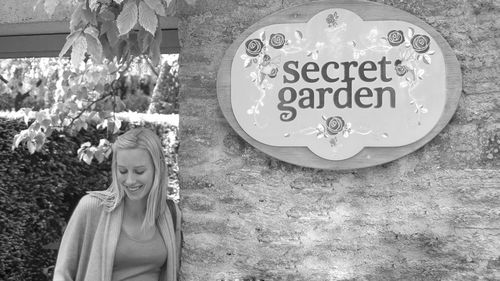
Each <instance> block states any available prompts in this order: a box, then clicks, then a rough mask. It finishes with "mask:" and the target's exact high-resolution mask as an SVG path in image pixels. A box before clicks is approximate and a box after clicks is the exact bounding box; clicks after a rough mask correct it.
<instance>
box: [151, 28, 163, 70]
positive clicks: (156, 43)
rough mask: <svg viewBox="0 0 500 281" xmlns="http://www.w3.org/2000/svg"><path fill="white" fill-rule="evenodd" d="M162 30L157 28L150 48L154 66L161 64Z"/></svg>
mask: <svg viewBox="0 0 500 281" xmlns="http://www.w3.org/2000/svg"><path fill="white" fill-rule="evenodd" d="M162 36H163V35H162V32H161V29H160V28H157V29H156V33H155V38H154V40H153V42H152V43H151V47H150V48H149V54H150V56H151V61H152V62H153V65H154V66H157V65H158V64H160V45H161V41H162V39H163V38H162Z"/></svg>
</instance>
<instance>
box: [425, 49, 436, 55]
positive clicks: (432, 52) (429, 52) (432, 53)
mask: <svg viewBox="0 0 500 281" xmlns="http://www.w3.org/2000/svg"><path fill="white" fill-rule="evenodd" d="M434 53H436V51H434V50H430V51H428V52H427V54H429V55H434Z"/></svg>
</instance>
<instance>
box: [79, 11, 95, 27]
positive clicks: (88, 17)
mask: <svg viewBox="0 0 500 281" xmlns="http://www.w3.org/2000/svg"><path fill="white" fill-rule="evenodd" d="M82 19H83V20H84V21H85V22H86V23H90V24H91V25H97V18H96V14H94V13H93V12H92V11H90V10H87V9H83V10H82Z"/></svg>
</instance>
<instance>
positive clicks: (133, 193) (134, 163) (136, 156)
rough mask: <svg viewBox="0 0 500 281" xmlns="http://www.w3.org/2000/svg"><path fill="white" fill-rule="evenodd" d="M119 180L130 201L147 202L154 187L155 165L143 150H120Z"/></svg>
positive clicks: (117, 165) (117, 166)
mask: <svg viewBox="0 0 500 281" xmlns="http://www.w3.org/2000/svg"><path fill="white" fill-rule="evenodd" d="M116 169H117V179H118V184H119V185H120V187H121V188H122V189H123V190H124V191H125V194H126V195H127V197H128V199H130V200H147V198H148V197H147V196H148V195H149V191H150V190H151V187H152V186H153V179H154V172H155V171H154V165H153V160H152V159H151V156H150V155H149V153H148V152H147V151H146V150H144V149H141V148H134V149H120V150H118V151H117V153H116Z"/></svg>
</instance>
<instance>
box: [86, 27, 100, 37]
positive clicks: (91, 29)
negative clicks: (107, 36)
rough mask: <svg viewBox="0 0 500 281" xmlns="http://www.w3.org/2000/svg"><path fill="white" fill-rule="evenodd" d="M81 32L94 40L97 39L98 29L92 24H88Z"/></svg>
mask: <svg viewBox="0 0 500 281" xmlns="http://www.w3.org/2000/svg"><path fill="white" fill-rule="evenodd" d="M83 32H85V33H86V34H88V35H90V36H92V37H94V38H95V39H96V40H99V30H97V28H95V27H93V26H88V27H87V28H85V30H84V31H83Z"/></svg>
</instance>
